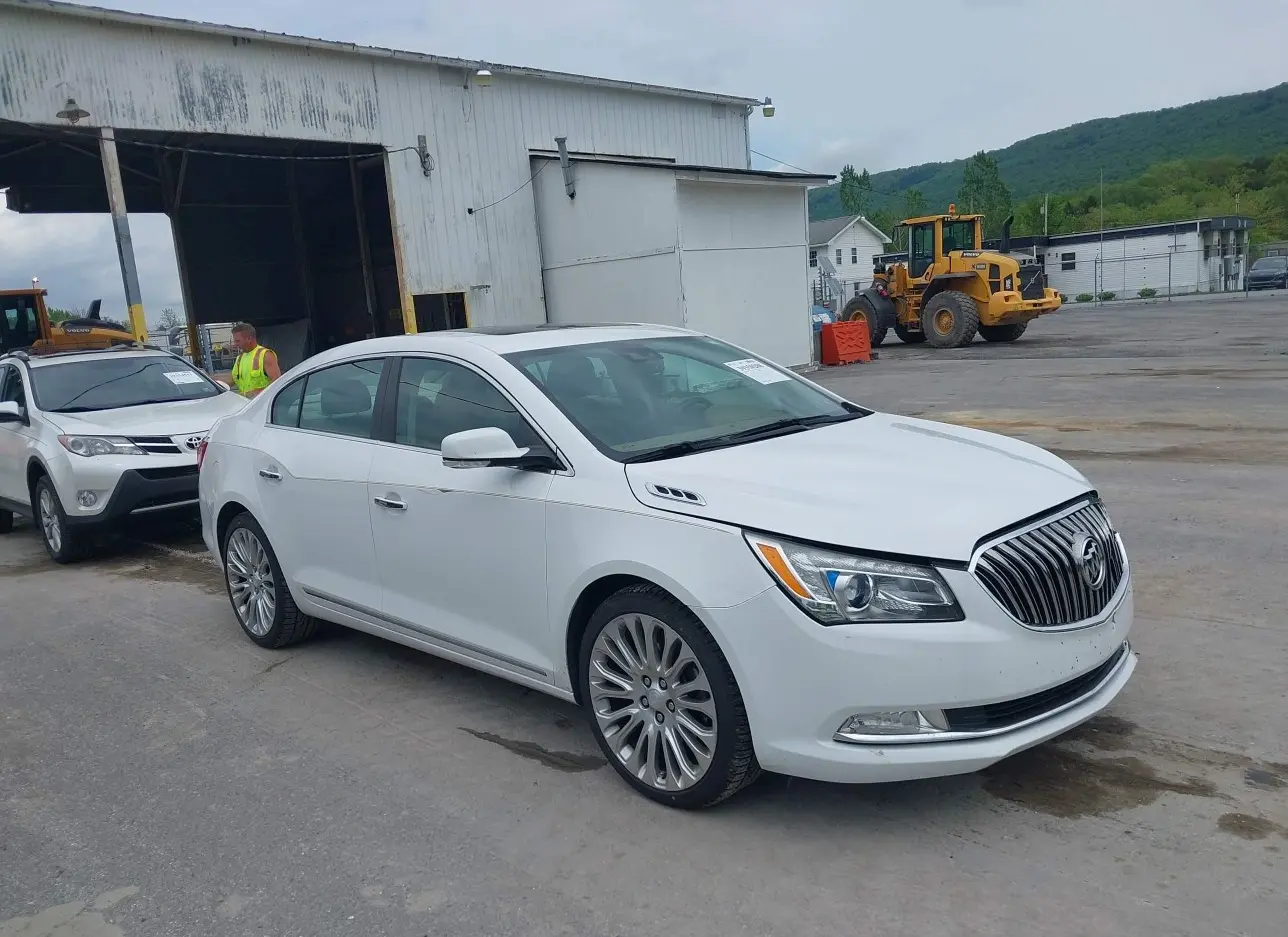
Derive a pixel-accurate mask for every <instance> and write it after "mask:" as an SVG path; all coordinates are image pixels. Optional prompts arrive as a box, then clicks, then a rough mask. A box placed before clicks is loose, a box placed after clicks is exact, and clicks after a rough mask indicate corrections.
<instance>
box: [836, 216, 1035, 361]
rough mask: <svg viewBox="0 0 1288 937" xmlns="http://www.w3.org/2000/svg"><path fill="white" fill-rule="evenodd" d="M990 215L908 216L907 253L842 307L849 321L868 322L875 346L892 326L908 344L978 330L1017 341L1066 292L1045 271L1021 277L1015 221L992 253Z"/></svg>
mask: <svg viewBox="0 0 1288 937" xmlns="http://www.w3.org/2000/svg"><path fill="white" fill-rule="evenodd" d="M983 218H984V216H983V215H959V214H957V206H955V205H949V206H948V214H946V215H926V216H923V217H921V218H909V219H907V220H906V221H904V222H902V223H901V224H900V225H899V227H900V228H906V229H907V238H908V251H907V255H906V257H905V256H901V257H900V259H899V260H898V261H896V262H894V263H888V264H887V263H881V262H877V263H876V269H875V270H874V271H873V283H872V286H870V287H868V288H867V289H866V290H864V291H863V292H862V293H860V294H859V295H857V296H855V297H854V298H853V299H852V300H850V302H849V303H847V304H846V306H845V308H844V309H842V310H841V319H842V320H846V321H848V320H855V319H862V320H863V321H865V322H866V323H867V326H868V335H869V337H870V338H871V341H872V344H873V346H876V345H880V344H881V342H882V341H883V340H884V339H885V336H886V331H887V330H888V329H891V328H893V329H894V331H895V334H896V335H898V336H899V338H900V339H902V340H903V341H904V342H906V343H907V344H909V345H917V344H920V343H922V342H925V343H927V344H929V345H931V346H932V347H934V348H957V347H959V346H962V345H969V344H970V343H971V342H972V341H974V339H975V335H976V334H977V333H978V334H979V335H982V336H983V337H984V340H985V341H989V342H1013V341H1015V340H1016V339H1017V338H1019V337H1020V336H1021V335H1023V334H1024V330H1025V329H1026V328H1028V325H1029V323H1030V322H1032V321H1033V320H1034V319H1036V318H1037V317H1038V316H1042V315H1046V314H1047V313H1050V312H1055V311H1056V310H1057V309H1059V308H1060V294H1059V293H1058V292H1056V291H1055V290H1053V289H1050V288H1049V287H1047V286H1046V283H1045V279H1044V278H1043V277H1042V274H1041V273H1040V272H1034V273H1030V274H1028V282H1021V277H1020V265H1019V263H1018V262H1017V261H1016V260H1015V259H1014V258H1012V257H1009V256H1007V254H1006V251H1007V250H1008V248H1009V246H1010V230H1011V221H1012V219H1011V218H1007V219H1006V222H1005V224H1004V225H1003V226H1002V246H1001V251H1000V252H993V251H986V250H983V249H982V244H983Z"/></svg>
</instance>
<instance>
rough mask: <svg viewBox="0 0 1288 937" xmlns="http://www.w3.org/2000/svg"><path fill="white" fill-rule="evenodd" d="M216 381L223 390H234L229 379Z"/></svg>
mask: <svg viewBox="0 0 1288 937" xmlns="http://www.w3.org/2000/svg"><path fill="white" fill-rule="evenodd" d="M215 383H216V384H218V385H219V387H220V389H221V390H232V386H231V385H229V383H228V382H227V381H220V380H216V381H215Z"/></svg>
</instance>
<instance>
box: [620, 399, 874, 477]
mask: <svg viewBox="0 0 1288 937" xmlns="http://www.w3.org/2000/svg"><path fill="white" fill-rule="evenodd" d="M862 416H866V414H865V413H862V412H854V413H838V414H828V415H819V416H802V417H791V418H789V419H785V420H775V421H774V422H772V423H762V424H761V425H759V426H753V427H752V428H751V429H744V430H740V431H739V432H736V433H728V434H726V435H724V436H712V437H711V438H710V439H687V440H684V441H683V442H673V443H671V444H670V445H666V446H660V447H659V448H657V449H649V450H648V451H647V452H640V453H637V454H635V455H632V456H628V457H627V458H625V459H623V460H622V461H623V462H625V463H626V464H627V465H632V464H636V463H639V462H658V461H661V460H662V459H674V458H676V457H678V456H682V455H691V454H692V453H694V452H708V451H710V450H712V449H725V448H728V447H729V446H737V445H739V444H741V443H745V442H755V441H756V440H759V439H772V438H773V437H775V436H786V435H789V434H791V433H799V432H801V431H802V430H807V429H813V428H814V427H815V426H826V425H827V424H829V423H846V422H848V421H850V420H857V419H859V417H862Z"/></svg>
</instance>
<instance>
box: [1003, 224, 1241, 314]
mask: <svg viewBox="0 0 1288 937" xmlns="http://www.w3.org/2000/svg"><path fill="white" fill-rule="evenodd" d="M1253 225H1254V221H1253V220H1252V219H1251V218H1248V217H1246V216H1243V215H1223V216H1219V217H1213V218H1194V219H1190V220H1188V221H1174V222H1164V223H1159V224H1147V225H1133V226H1131V227H1122V228H1106V229H1105V230H1104V231H1083V232H1079V233H1077V234H1053V235H1050V236H1045V237H1043V236H1038V237H1017V238H1012V239H1011V246H1010V254H1011V256H1012V257H1015V258H1016V259H1017V260H1019V261H1020V263H1021V264H1023V265H1026V266H1027V265H1029V264H1036V265H1037V266H1039V267H1040V268H1042V269H1043V270H1044V271H1045V273H1046V278H1047V285H1048V286H1050V287H1051V288H1052V289H1056V290H1059V291H1060V292H1061V293H1063V294H1064V295H1065V296H1066V297H1068V298H1069V299H1071V300H1072V299H1075V298H1076V297H1077V296H1079V295H1090V296H1103V297H1104V298H1106V299H1108V298H1113V299H1134V298H1136V297H1138V296H1141V295H1142V292H1143V294H1144V295H1145V296H1150V295H1157V296H1167V295H1177V294H1182V293H1219V292H1225V291H1229V290H1241V289H1243V279H1244V274H1245V272H1246V270H1247V267H1248V245H1249V240H1248V239H1249V237H1250V235H1251V233H1252V227H1253ZM984 246H985V247H988V248H992V249H994V250H996V249H998V248H999V247H1000V242H998V241H989V242H986V243H985V245H984ZM1109 293H1112V294H1114V295H1113V296H1112V297H1109V296H1108V295H1107V294H1109Z"/></svg>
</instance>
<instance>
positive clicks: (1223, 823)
mask: <svg viewBox="0 0 1288 937" xmlns="http://www.w3.org/2000/svg"><path fill="white" fill-rule="evenodd" d="M1216 825H1217V829H1219V830H1221V832H1223V833H1229V834H1230V835H1231V836H1237V837H1239V838H1240V839H1247V840H1258V839H1265V838H1267V837H1268V836H1270V834H1272V833H1278V834H1279V835H1280V836H1282V837H1284V838H1285V839H1288V827H1285V826H1283V825H1282V824H1280V823H1275V822H1274V821H1273V820H1267V819H1266V818H1265V817H1254V816H1252V815H1251V814H1248V813H1223V814H1221V817H1220V818H1219V819H1218V820H1217V821H1216Z"/></svg>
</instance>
